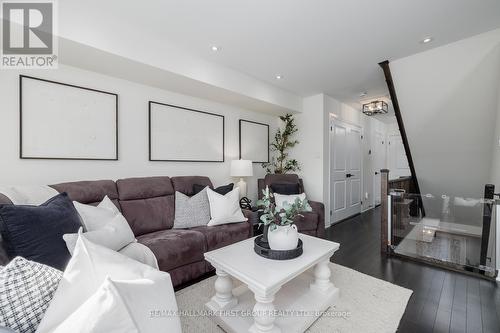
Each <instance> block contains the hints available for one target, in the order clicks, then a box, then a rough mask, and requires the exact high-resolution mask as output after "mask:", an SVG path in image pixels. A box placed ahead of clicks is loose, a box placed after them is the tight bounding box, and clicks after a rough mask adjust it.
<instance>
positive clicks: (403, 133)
mask: <svg viewBox="0 0 500 333" xmlns="http://www.w3.org/2000/svg"><path fill="white" fill-rule="evenodd" d="M379 66H380V67H382V70H383V71H384V76H385V82H386V83H387V88H388V89H389V94H390V96H391V101H392V106H393V108H394V114H395V115H396V120H397V122H398V127H399V133H400V134H401V139H402V141H403V146H404V149H405V153H406V158H407V159H408V165H409V167H410V172H411V177H412V179H413V186H414V189H415V194H419V195H420V194H421V193H420V186H419V185H418V178H417V173H416V171H415V165H414V163H413V157H412V155H411V151H410V145H409V143H408V137H407V135H406V130H405V125H404V123H403V118H402V117H401V109H400V108H399V102H398V97H397V95H396V89H395V88H394V81H393V80H392V74H391V68H390V67H389V60H385V61H382V62H381V63H379ZM420 210H421V212H422V216H425V210H424V207H423V205H421V207H420Z"/></svg>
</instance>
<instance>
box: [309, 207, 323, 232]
mask: <svg viewBox="0 0 500 333" xmlns="http://www.w3.org/2000/svg"><path fill="white" fill-rule="evenodd" d="M309 205H310V206H311V208H312V211H313V213H316V214H318V228H317V229H316V236H317V237H319V238H325V205H324V204H323V203H322V202H317V201H310V200H309Z"/></svg>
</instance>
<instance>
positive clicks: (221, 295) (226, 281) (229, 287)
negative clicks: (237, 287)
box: [212, 269, 238, 310]
mask: <svg viewBox="0 0 500 333" xmlns="http://www.w3.org/2000/svg"><path fill="white" fill-rule="evenodd" d="M215 273H216V274H217V280H215V296H214V297H212V301H214V302H215V303H216V304H217V305H218V306H219V308H220V309H221V310H225V309H230V308H232V307H234V306H235V305H236V304H238V300H237V299H236V297H234V296H233V281H232V280H231V277H230V276H229V274H227V273H226V272H224V271H223V270H220V269H217V270H216V272H215Z"/></svg>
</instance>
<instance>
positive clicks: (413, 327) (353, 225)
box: [327, 208, 500, 333]
mask: <svg viewBox="0 0 500 333" xmlns="http://www.w3.org/2000/svg"><path fill="white" fill-rule="evenodd" d="M327 238H328V239H330V240H333V241H335V242H339V243H340V249H339V250H338V251H337V252H336V253H335V255H334V256H333V258H332V261H333V262H335V263H337V264H340V265H343V266H346V267H350V268H352V269H355V270H357V271H359V272H362V273H365V274H368V275H371V276H373V277H376V278H379V279H382V280H386V281H389V282H391V283H394V284H397V285H399V286H402V287H405V288H408V289H411V290H413V294H412V296H411V298H410V300H409V302H408V306H407V308H406V311H405V314H404V316H403V318H402V319H401V322H400V324H399V329H398V332H403V333H406V332H410V333H411V332H418V333H423V332H471V333H481V332H484V333H486V332H488V333H489V332H500V287H499V286H498V285H497V283H496V282H491V281H487V280H484V279H481V278H477V277H473V276H469V275H465V274H461V273H456V272H452V271H448V270H444V269H441V268H437V267H433V266H429V265H426V264H420V263H417V262H414V261H409V260H403V259H398V258H388V257H386V256H385V255H381V254H380V208H375V209H372V210H370V211H368V212H366V213H363V214H361V215H358V216H356V217H353V218H352V219H349V220H347V221H344V222H341V223H339V224H336V225H334V226H332V227H330V228H328V229H327Z"/></svg>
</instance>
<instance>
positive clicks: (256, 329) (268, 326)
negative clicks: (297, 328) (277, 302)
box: [249, 293, 281, 333]
mask: <svg viewBox="0 0 500 333" xmlns="http://www.w3.org/2000/svg"><path fill="white" fill-rule="evenodd" d="M255 301H256V302H255V306H254V307H253V319H254V323H253V325H252V326H251V327H250V330H249V331H250V332H251V333H280V332H281V329H280V328H279V327H278V326H276V325H274V320H275V316H274V304H273V301H274V295H266V296H262V295H259V294H257V293H255Z"/></svg>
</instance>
